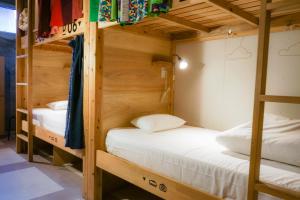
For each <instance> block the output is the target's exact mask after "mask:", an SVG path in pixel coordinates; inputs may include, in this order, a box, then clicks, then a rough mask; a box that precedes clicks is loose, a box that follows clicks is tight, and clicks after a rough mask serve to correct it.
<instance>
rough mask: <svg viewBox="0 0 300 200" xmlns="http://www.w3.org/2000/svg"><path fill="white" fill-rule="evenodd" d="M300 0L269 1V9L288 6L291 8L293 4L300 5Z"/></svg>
mask: <svg viewBox="0 0 300 200" xmlns="http://www.w3.org/2000/svg"><path fill="white" fill-rule="evenodd" d="M299 5H300V1H299V0H282V1H277V2H272V3H268V5H267V10H275V9H284V8H286V7H288V8H290V7H291V6H299Z"/></svg>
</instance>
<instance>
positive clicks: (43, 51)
mask: <svg viewBox="0 0 300 200" xmlns="http://www.w3.org/2000/svg"><path fill="white" fill-rule="evenodd" d="M36 2H37V1H34V0H28V1H16V10H17V15H18V16H19V14H20V13H21V12H22V11H23V9H24V8H26V9H27V12H28V30H26V31H21V30H20V29H19V27H17V35H16V53H17V56H16V101H17V103H16V116H17V118H16V151H17V152H18V153H24V152H26V151H27V154H28V160H29V161H31V162H32V161H34V159H33V155H34V154H36V153H37V152H38V153H44V151H43V149H44V147H46V149H48V146H49V145H45V143H48V144H51V145H52V146H53V149H52V148H51V149H52V150H53V159H52V161H53V164H54V165H63V164H68V163H71V162H73V161H76V162H78V161H80V160H82V170H83V175H85V173H86V172H85V170H86V165H85V149H71V148H69V147H65V143H66V139H65V134H64V131H65V127H66V115H67V110H66V109H65V110H60V111H54V110H52V109H49V108H48V106H47V104H48V103H50V102H55V101H60V100H67V99H68V95H69V79H70V68H71V63H72V48H71V47H70V46H69V42H70V41H71V40H72V39H73V38H74V37H75V36H78V35H83V34H84V32H85V24H86V23H87V20H86V18H85V16H86V15H85V16H83V18H80V19H77V20H76V21H75V22H73V23H71V24H67V25H64V26H61V27H58V29H57V31H56V33H55V34H52V35H51V37H45V38H42V37H38V35H37V34H38V33H37V29H35V28H36V27H35V26H36V25H35V22H36V20H37V19H36V17H37V16H38V15H36V11H35V9H36V4H35V3H36ZM86 5H87V3H86V1H85V3H84V9H86ZM49 9H50V8H49ZM17 24H18V23H17ZM17 26H18V25H17ZM58 120H59V121H58ZM57 125H61V127H60V128H57ZM40 141H43V142H40ZM46 152H47V151H46ZM47 153H50V152H47ZM85 188H86V184H85V183H83V196H84V195H85V191H86V189H85Z"/></svg>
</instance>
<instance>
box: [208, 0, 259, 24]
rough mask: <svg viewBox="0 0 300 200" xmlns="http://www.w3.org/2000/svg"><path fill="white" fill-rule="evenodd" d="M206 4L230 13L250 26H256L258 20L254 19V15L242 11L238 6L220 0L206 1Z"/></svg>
mask: <svg viewBox="0 0 300 200" xmlns="http://www.w3.org/2000/svg"><path fill="white" fill-rule="evenodd" d="M206 2H209V3H211V4H213V5H215V6H217V7H218V8H220V9H222V10H224V11H226V12H228V13H230V14H231V15H233V16H235V17H237V18H239V19H241V20H243V21H245V22H247V23H249V24H251V25H254V26H257V25H258V22H259V19H258V18H257V17H255V16H254V15H252V14H250V13H248V12H246V11H244V10H242V9H241V8H239V7H238V6H235V5H233V4H231V3H229V2H225V1H222V0H206Z"/></svg>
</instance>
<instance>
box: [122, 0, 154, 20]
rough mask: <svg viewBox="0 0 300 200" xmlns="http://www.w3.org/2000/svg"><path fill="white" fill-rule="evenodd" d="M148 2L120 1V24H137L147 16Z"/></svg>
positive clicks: (135, 0) (144, 0) (138, 0)
mask: <svg viewBox="0 0 300 200" xmlns="http://www.w3.org/2000/svg"><path fill="white" fill-rule="evenodd" d="M147 2H148V0H119V1H118V9H119V12H118V22H119V23H120V24H121V25H130V24H135V23H137V22H139V21H141V20H142V19H144V17H145V16H146V15H147Z"/></svg>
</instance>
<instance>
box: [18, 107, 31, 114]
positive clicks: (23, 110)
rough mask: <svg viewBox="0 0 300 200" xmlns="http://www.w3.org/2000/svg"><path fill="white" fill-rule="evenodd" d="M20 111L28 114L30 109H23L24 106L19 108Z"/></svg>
mask: <svg viewBox="0 0 300 200" xmlns="http://www.w3.org/2000/svg"><path fill="white" fill-rule="evenodd" d="M17 111H18V112H21V113H24V114H28V110H26V109H23V108H17Z"/></svg>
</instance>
